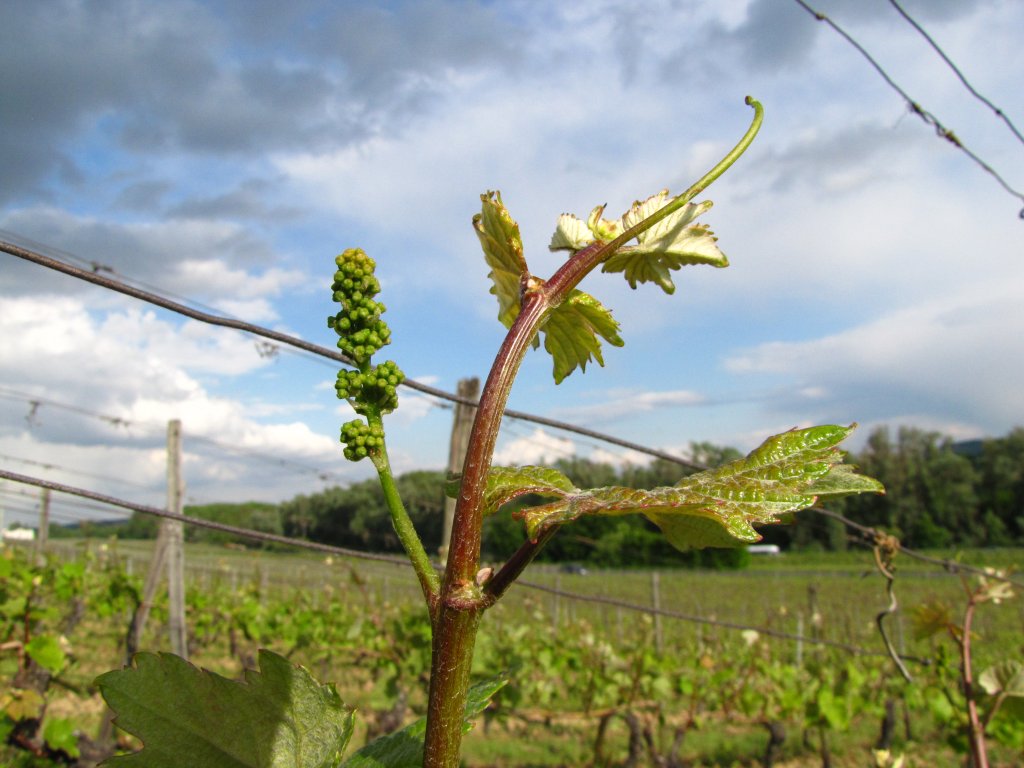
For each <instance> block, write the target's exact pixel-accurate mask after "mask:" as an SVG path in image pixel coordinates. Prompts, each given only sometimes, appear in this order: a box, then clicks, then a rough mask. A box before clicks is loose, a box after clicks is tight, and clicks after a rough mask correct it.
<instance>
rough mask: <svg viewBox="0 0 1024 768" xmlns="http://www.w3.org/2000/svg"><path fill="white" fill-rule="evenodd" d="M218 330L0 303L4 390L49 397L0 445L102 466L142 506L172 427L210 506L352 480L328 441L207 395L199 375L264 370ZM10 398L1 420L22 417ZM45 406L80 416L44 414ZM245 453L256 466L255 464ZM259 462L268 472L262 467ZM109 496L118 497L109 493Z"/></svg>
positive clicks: (44, 301) (46, 301) (7, 430)
mask: <svg viewBox="0 0 1024 768" xmlns="http://www.w3.org/2000/svg"><path fill="white" fill-rule="evenodd" d="M223 330H224V329H213V328H210V327H209V326H204V325H201V324H197V323H192V322H186V323H184V324H183V325H181V326H180V327H176V326H174V325H172V324H171V323H169V322H167V321H166V320H162V319H159V318H157V317H156V316H155V314H154V313H151V312H140V311H138V310H137V309H135V308H129V309H127V310H122V311H112V312H108V313H106V314H105V315H103V316H101V317H94V316H93V314H92V313H90V312H89V311H87V310H86V308H85V307H84V306H83V304H82V303H81V302H80V301H79V300H78V299H76V298H73V297H49V298H38V297H26V298H16V299H8V300H7V301H6V302H5V304H4V312H3V313H0V337H3V338H4V339H6V340H7V342H6V343H5V344H4V345H3V346H2V347H0V374H2V377H3V380H4V382H5V384H6V385H7V387H6V389H9V390H11V391H16V392H25V393H35V392H45V393H47V394H46V397H44V398H42V399H43V401H44V402H43V405H42V406H41V407H40V409H38V411H37V413H36V414H35V416H34V418H33V419H29V420H27V421H26V420H24V419H22V420H8V421H7V422H6V424H5V426H4V427H3V428H0V437H2V438H3V440H5V441H14V442H13V443H11V444H10V449H11V450H10V451H8V452H10V453H12V454H13V455H20V456H22V457H23V458H46V459H48V460H49V461H51V462H53V463H54V464H56V465H59V466H64V467H70V468H72V469H77V470H79V471H93V470H96V469H103V468H106V473H107V474H116V475H119V476H121V477H123V478H130V479H131V480H132V481H134V482H137V483H142V484H143V485H149V486H151V487H153V491H152V492H151V493H150V494H149V495H148V498H149V500H150V501H151V502H152V501H154V500H155V499H158V498H159V496H160V493H162V491H161V490H160V489H159V486H160V485H162V482H163V480H162V478H163V474H162V473H163V472H164V471H165V470H164V469H163V468H162V467H163V462H164V460H165V459H164V449H163V447H162V446H163V443H164V440H165V437H164V436H165V433H166V424H167V422H168V420H170V419H180V420H181V421H182V427H183V434H184V438H183V443H184V446H185V455H186V465H187V467H188V471H189V473H190V475H191V477H189V478H188V481H189V486H190V488H192V489H194V490H195V491H196V493H197V494H200V495H202V496H205V497H206V499H207V500H212V498H216V499H222V500H223V499H235V500H241V499H246V498H255V497H259V496H261V495H262V497H263V498H282V497H287V496H289V495H292V494H294V493H296V492H298V490H300V489H301V490H308V486H309V483H310V478H311V476H313V475H315V474H316V473H315V472H314V471H313V470H315V469H316V468H326V469H325V470H324V471H326V472H331V473H333V474H334V475H335V477H334V482H337V481H338V480H339V478H340V477H342V476H347V475H349V474H351V469H350V468H349V467H348V466H346V465H345V464H344V462H343V461H342V459H341V457H340V453H339V451H338V450H337V444H336V441H335V440H334V439H333V438H331V437H327V436H324V435H322V434H318V433H316V432H314V431H313V430H312V428H311V427H310V426H309V425H308V424H307V423H305V422H302V421H297V420H293V421H286V422H283V423H282V422H279V423H265V422H263V421H260V420H259V416H260V415H263V416H265V415H266V412H265V409H264V411H263V413H262V414H261V409H260V408H259V407H257V408H250V407H249V406H248V405H247V404H246V403H245V402H243V401H242V400H240V399H238V398H236V397H232V396H228V395H223V394H216V393H214V392H212V391H210V390H209V389H208V388H207V387H206V386H205V385H204V384H203V383H201V382H200V380H199V379H197V378H196V376H197V375H210V374H214V375H217V376H226V377H235V376H239V375H251V374H253V373H254V372H256V371H257V370H259V369H260V368H262V367H264V366H266V365H267V362H266V361H265V360H263V359H261V358H260V357H259V355H258V354H256V351H255V350H254V348H253V346H252V343H251V340H249V339H247V338H246V337H244V336H242V335H240V334H237V333H223V332H222V331H223ZM8 400H9V401H10V402H8V401H5V404H4V405H5V408H6V409H7V412H8V413H10V414H12V415H13V414H15V413H19V412H20V413H22V414H24V413H26V410H25V409H27V408H28V407H29V404H28V402H18V399H17V397H15V398H8ZM47 400H52V401H55V402H56V403H58V404H61V405H68V406H72V408H73V409H74V408H77V409H80V411H81V412H80V413H78V414H75V413H74V410H72V411H70V412H69V411H67V410H62V409H61V407H60V406H55V407H53V408H51V407H50V406H48V405H47V404H46V402H45V401H47ZM89 414H105V415H110V416H116V417H118V418H120V419H123V420H125V421H126V422H129V423H130V426H128V427H127V429H126V428H124V427H121V426H116V425H111V424H109V423H108V424H104V423H102V422H100V421H98V420H96V419H94V418H91V417H90V416H89ZM27 430H31V432H32V434H31V435H27V433H26V431H27ZM209 440H213V441H214V442H216V443H217V444H218V445H219V446H220V447H211V444H210V443H209ZM105 443H108V444H109V443H114V444H116V445H113V446H111V445H104V444H105ZM15 451H22V453H14V452H15ZM211 451H212V454H211ZM233 451H241V452H242V456H241V457H239V456H237V455H233ZM253 452H257V453H260V454H264V457H263V458H262V459H259V460H255V461H254V460H252V458H251V455H250V454H252V453H253ZM154 456H158V457H159V461H158V462H157V463H158V464H159V465H160V466H159V467H155V466H154ZM247 456H248V457H249V458H248V459H247V458H246V457H247ZM267 457H269V463H270V465H271V466H272V467H274V468H275V470H276V471H273V472H267V471H266V468H265V467H263V468H262V469H261V466H260V462H261V461H263V462H266V461H267ZM275 459H277V461H275ZM290 462H302V463H303V464H306V465H309V466H310V468H311V470H310V472H308V473H306V477H305V479H304V480H303V479H302V478H301V477H300V476H296V475H295V474H294V473H293V475H292V476H288V475H287V472H285V473H284V474H282V467H284V469H288V466H287V465H288V464H289V463H290ZM292 469H295V468H294V467H292ZM299 470H300V472H299V474H300V475H301V474H302V473H301V467H300V468H299ZM68 481H69V482H72V484H79V485H81V484H82V483H81V482H78V483H75V482H74V481H73V478H70V477H69V478H68ZM313 482H314V483H315V482H316V481H315V480H314V481H313ZM210 483H214V485H210ZM103 484H104V483H102V482H101V485H103ZM86 485H87V487H95V484H88V483H87V484H86ZM109 490H110V491H111V492H112V493H114V495H119V494H122V495H123V489H118V488H117V487H116V484H115V485H114V486H112V487H111V488H110V489H109Z"/></svg>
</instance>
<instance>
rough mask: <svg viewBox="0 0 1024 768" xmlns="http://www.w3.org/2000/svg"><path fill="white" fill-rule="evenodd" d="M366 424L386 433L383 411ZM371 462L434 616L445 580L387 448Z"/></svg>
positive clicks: (431, 613) (373, 456) (400, 539)
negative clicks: (407, 506) (405, 501)
mask: <svg viewBox="0 0 1024 768" xmlns="http://www.w3.org/2000/svg"><path fill="white" fill-rule="evenodd" d="M366 421H367V423H368V424H369V425H370V426H371V427H378V428H379V429H380V430H381V434H383V429H384V425H383V419H382V418H381V415H380V412H379V411H376V412H371V413H369V414H367V417H366ZM370 460H371V461H372V462H373V466H374V468H375V469H376V470H377V476H378V477H379V478H380V487H381V489H382V490H383V491H384V500H385V502H386V503H387V505H388V511H389V512H390V513H391V523H392V525H394V527H395V533H397V534H398V540H399V541H400V542H401V543H402V547H403V548H404V549H405V554H406V555H408V557H409V561H410V562H411V563H412V567H413V570H414V571H415V572H416V578H417V579H419V582H420V588H421V589H422V590H423V597H424V599H425V600H426V602H427V608H428V610H429V611H430V615H431V616H432V617H433V616H434V614H435V613H436V609H437V601H438V594H439V593H440V589H441V580H440V578H438V575H437V571H435V570H434V566H433V564H431V562H430V557H429V556H428V555H427V552H426V550H425V549H424V548H423V542H422V541H421V540H420V537H419V534H417V533H416V528H415V526H414V525H413V523H412V518H410V517H409V513H408V512H407V511H406V509H405V505H404V504H403V503H402V497H401V495H400V494H399V493H398V487H397V486H396V485H395V478H394V474H393V473H392V472H391V462H390V461H389V459H388V451H387V445H386V444H385V445H384V446H382V447H381V450H380V452H379V453H376V454H373V455H372V456H371V457H370Z"/></svg>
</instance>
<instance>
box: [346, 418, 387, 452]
mask: <svg viewBox="0 0 1024 768" xmlns="http://www.w3.org/2000/svg"><path fill="white" fill-rule="evenodd" d="M341 442H342V443H343V444H344V445H345V458H346V459H348V460H349V461H359V460H360V459H365V458H366V457H367V456H372V455H374V454H376V453H379V452H380V450H381V449H382V448H383V447H384V430H382V429H381V428H380V426H379V425H373V426H371V425H370V424H367V423H366V422H365V421H363V420H362V419H353V420H352V421H346V422H345V423H344V424H342V425H341Z"/></svg>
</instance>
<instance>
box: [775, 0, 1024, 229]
mask: <svg viewBox="0 0 1024 768" xmlns="http://www.w3.org/2000/svg"><path fill="white" fill-rule="evenodd" d="M795 2H796V3H797V5H799V6H800V7H801V8H803V9H804V10H805V11H807V13H809V14H810V15H811V16H812V17H813V18H814V19H815V20H816V21H820V22H822V23H824V24H827V25H828V26H829V27H830V28H831V29H832V30H833V31H834V32H835V33H836V34H838V35H839V36H840V37H842V38H843V39H844V40H845V41H846V42H847V43H849V44H850V45H851V46H852V47H853V48H855V49H856V50H857V52H858V53H860V55H861V56H863V57H864V58H865V59H866V60H867V62H868V63H869V64H870V65H871V67H872V68H873V69H874V70H875V72H877V73H878V75H879V76H880V77H881V78H882V79H883V80H884V81H885V82H886V84H887V85H888V86H889V87H890V88H892V89H893V90H894V91H896V93H898V94H899V95H900V97H901V98H902V99H903V101H904V102H905V103H906V105H907V109H908V110H909V111H910V112H911V114H914V115H917V116H918V117H919V118H921V120H922V121H923V122H924V123H925V125H928V126H931V127H932V128H933V129H934V130H935V135H936V136H937V137H939V138H940V139H943V140H945V141H947V142H949V143H950V144H951V145H953V146H954V147H956V148H957V149H959V150H960V151H961V152H963V153H964V154H965V155H967V156H968V157H969V158H970V159H971V160H972V161H974V163H975V165H977V166H978V167H979V168H981V169H982V170H983V171H985V172H986V173H988V174H989V175H990V176H992V178H994V179H995V180H996V182H998V184H999V185H1000V186H1001V187H1002V188H1003V189H1004V190H1005V191H1006V192H1007V193H1008V194H1010V195H1012V196H1013V197H1016V198H1017V199H1018V200H1020V201H1021V202H1024V193H1022V192H1020V191H1018V190H1017V189H1015V188H1014V187H1012V186H1010V184H1009V182H1007V181H1006V179H1004V178H1003V176H1002V175H1001V174H1000V173H999V172H998V171H997V170H996V169H995V168H993V167H992V166H991V165H990V164H988V163H986V162H985V161H984V160H982V159H981V158H980V157H979V156H978V155H977V154H976V153H975V152H973V151H972V150H970V149H968V148H967V146H966V145H965V144H964V143H963V141H962V140H961V139H960V137H959V136H957V135H956V134H955V133H954V132H953V130H952V129H951V128H947V127H946V126H945V125H943V124H942V122H940V121H939V119H938V118H937V117H936V116H935V115H934V114H932V113H931V112H929V111H928V110H927V109H925V108H924V107H922V106H921V104H920V103H919V102H917V101H915V100H914V99H913V98H911V97H910V94H908V93H907V92H906V91H905V90H904V89H903V88H902V87H901V86H900V85H899V84H898V83H897V82H896V81H895V80H894V79H893V78H892V76H891V75H890V74H889V73H888V72H886V70H885V68H884V67H883V66H882V65H881V64H879V63H878V60H877V59H875V58H874V57H873V56H872V55H871V54H870V53H868V51H867V49H866V48H865V47H864V46H863V45H861V44H860V43H859V42H857V40H856V39H855V38H854V37H853V36H852V35H851V34H850V33H849V32H847V31H846V30H845V29H843V28H842V27H841V26H839V25H838V24H836V22H834V21H833V20H832V19H831V18H829V17H828V16H827V15H825V14H824V13H821V12H820V11H818V10H816V9H815V8H813V7H812V6H810V5H809V4H808V3H807V2H805V0H795ZM901 13H902V10H901ZM915 26H916V25H915ZM950 64H951V62H950ZM951 65H952V64H951ZM954 70H956V67H954ZM957 72H958V73H959V70H957ZM961 80H963V76H962V75H961ZM968 87H970V86H968ZM971 90H972V92H974V91H973V88H972V89H971ZM975 95H977V94H976V93H975ZM986 103H988V102H986ZM989 106H992V105H991V104H989ZM993 109H995V108H994V107H993ZM996 112H997V114H999V115H1000V116H1002V113H1001V111H1000V110H996ZM1013 130H1014V133H1016V129H1015V128H1014V129H1013ZM1018 216H1019V218H1021V219H1024V208H1021V210H1020V212H1019V214H1018Z"/></svg>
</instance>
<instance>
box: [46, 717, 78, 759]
mask: <svg viewBox="0 0 1024 768" xmlns="http://www.w3.org/2000/svg"><path fill="white" fill-rule="evenodd" d="M43 741H45V742H46V746H48V747H49V748H50V749H59V750H61V751H62V752H64V753H65V754H67V755H68V756H69V757H78V756H79V755H80V754H81V752H80V751H79V749H78V737H77V736H76V735H75V724H74V722H72V721H71V720H68V719H67V718H64V717H51V718H47V720H46V725H45V726H44V728H43Z"/></svg>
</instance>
